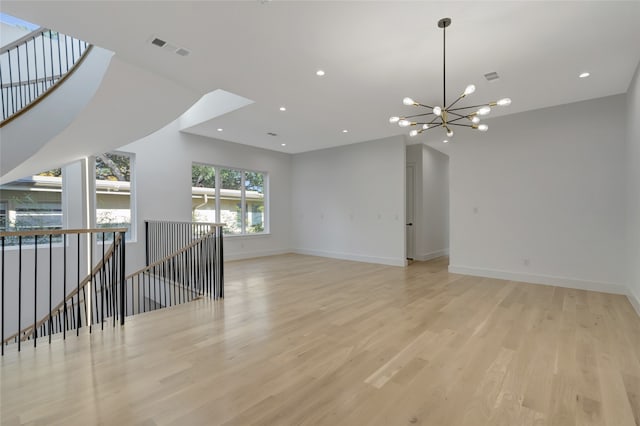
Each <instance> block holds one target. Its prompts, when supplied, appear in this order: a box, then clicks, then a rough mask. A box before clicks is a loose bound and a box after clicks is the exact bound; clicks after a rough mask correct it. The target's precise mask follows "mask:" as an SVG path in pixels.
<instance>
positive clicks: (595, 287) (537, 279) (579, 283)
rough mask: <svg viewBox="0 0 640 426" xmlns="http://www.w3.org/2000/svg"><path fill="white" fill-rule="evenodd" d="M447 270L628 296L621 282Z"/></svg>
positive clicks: (499, 271) (507, 272)
mask: <svg viewBox="0 0 640 426" xmlns="http://www.w3.org/2000/svg"><path fill="white" fill-rule="evenodd" d="M449 272H452V273H454V274H463V275H474V276H478V277H486V278H497V279H501V280H509V281H521V282H525V283H531V284H544V285H552V286H556V287H566V288H574V289H577V290H589V291H599V292H602V293H612V294H622V295H625V296H627V297H628V296H629V289H628V288H627V287H626V286H625V285H623V284H615V283H601V282H595V281H587V280H578V279H574V278H565V277H554V276H550V275H535V274H522V273H519V272H510V271H501V270H496V269H483V268H472V267H471V268H470V267H466V266H459V265H449ZM630 300H631V299H630ZM632 304H633V302H632ZM636 309H637V308H636Z"/></svg>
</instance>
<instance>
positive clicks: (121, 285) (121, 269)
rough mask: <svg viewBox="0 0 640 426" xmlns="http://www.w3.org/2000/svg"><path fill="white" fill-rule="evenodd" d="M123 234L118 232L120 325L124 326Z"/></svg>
mask: <svg viewBox="0 0 640 426" xmlns="http://www.w3.org/2000/svg"><path fill="white" fill-rule="evenodd" d="M124 240H125V234H124V232H120V250H121V251H120V288H121V289H122V291H121V292H122V300H121V301H120V306H121V309H120V325H124V316H125V312H124V307H125V300H124V298H125V282H124V278H125V275H124V274H125V247H126V245H125V242H124Z"/></svg>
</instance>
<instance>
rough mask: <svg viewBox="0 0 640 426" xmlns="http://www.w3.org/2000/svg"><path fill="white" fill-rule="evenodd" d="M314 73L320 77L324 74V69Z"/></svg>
mask: <svg viewBox="0 0 640 426" xmlns="http://www.w3.org/2000/svg"><path fill="white" fill-rule="evenodd" d="M316 75H317V76H318V77H322V76H323V75H324V71H323V70H318V71H316Z"/></svg>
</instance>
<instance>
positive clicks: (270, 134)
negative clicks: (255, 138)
mask: <svg viewBox="0 0 640 426" xmlns="http://www.w3.org/2000/svg"><path fill="white" fill-rule="evenodd" d="M267 135H269V136H278V134H277V133H273V132H269V133H267Z"/></svg>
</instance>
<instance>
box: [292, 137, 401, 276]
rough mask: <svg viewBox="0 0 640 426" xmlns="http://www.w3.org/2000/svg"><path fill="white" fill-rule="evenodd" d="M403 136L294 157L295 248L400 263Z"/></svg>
mask: <svg viewBox="0 0 640 426" xmlns="http://www.w3.org/2000/svg"><path fill="white" fill-rule="evenodd" d="M404 188H405V142H404V138H402V137H393V138H386V139H380V140H376V141H369V142H364V143H359V144H354V145H348V146H342V147H337V148H330V149H324V150H319V151H312V152H306V153H302V154H296V155H294V156H293V172H292V175H291V191H292V192H291V194H292V206H293V208H292V211H293V220H292V222H291V226H292V228H293V234H292V235H293V240H292V241H293V248H294V249H295V251H297V252H300V253H306V254H313V255H319V256H327V257H336V258H342V259H351V260H358V261H365V262H374V263H383V264H390V265H404V264H405V263H406V260H405V246H404V244H405V238H404V232H405V229H404V228H405V223H404V219H405V194H404V191H405V190H404Z"/></svg>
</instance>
